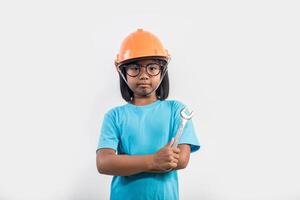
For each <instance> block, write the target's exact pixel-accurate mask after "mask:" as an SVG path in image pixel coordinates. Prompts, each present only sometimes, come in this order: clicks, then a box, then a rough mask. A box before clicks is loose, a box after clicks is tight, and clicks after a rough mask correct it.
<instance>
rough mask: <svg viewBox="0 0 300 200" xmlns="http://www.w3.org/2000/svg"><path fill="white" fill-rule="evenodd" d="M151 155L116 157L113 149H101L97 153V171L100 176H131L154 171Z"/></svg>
mask: <svg viewBox="0 0 300 200" xmlns="http://www.w3.org/2000/svg"><path fill="white" fill-rule="evenodd" d="M151 160H152V157H151V155H144V156H129V155H116V152H115V150H113V149H100V150H98V152H97V158H96V162H97V169H98V172H99V173H100V174H107V175H115V176H130V175H133V174H137V173H140V172H144V171H148V170H152V166H151Z"/></svg>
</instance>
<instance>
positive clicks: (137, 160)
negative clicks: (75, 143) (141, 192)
mask: <svg viewBox="0 0 300 200" xmlns="http://www.w3.org/2000/svg"><path fill="white" fill-rule="evenodd" d="M173 142H174V139H173V140H172V141H171V142H170V143H168V144H167V145H166V146H165V147H163V148H162V149H160V150H159V151H158V152H156V153H155V154H150V155H142V156H132V155H116V152H115V150H113V149H107V148H103V149H100V150H99V151H98V152H97V158H96V162H97V169H98V171H99V173H100V174H107V175H115V176H130V175H134V174H138V173H141V172H159V173H161V172H167V171H168V169H174V168H176V167H177V163H178V160H179V152H180V149H179V148H172V144H173Z"/></svg>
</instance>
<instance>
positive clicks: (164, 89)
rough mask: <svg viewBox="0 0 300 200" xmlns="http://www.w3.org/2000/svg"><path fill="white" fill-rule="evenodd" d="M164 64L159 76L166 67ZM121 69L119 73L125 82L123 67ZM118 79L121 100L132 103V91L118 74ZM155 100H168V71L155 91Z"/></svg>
mask: <svg viewBox="0 0 300 200" xmlns="http://www.w3.org/2000/svg"><path fill="white" fill-rule="evenodd" d="M166 64H167V63H166V62H165V64H164V66H163V67H162V70H161V73H160V74H161V75H162V74H163V71H164V69H165V67H166ZM120 69H121V73H122V74H123V75H124V77H125V78H126V80H127V75H126V72H125V69H124V67H120ZM119 79H120V90H121V95H122V98H123V99H124V100H125V101H126V102H130V101H132V98H133V92H132V90H131V89H130V88H129V87H128V85H127V83H126V82H125V81H124V80H123V78H122V77H121V75H120V74H119ZM155 93H156V96H157V99H159V100H165V99H167V98H168V96H169V75H168V71H167V72H166V74H165V76H164V77H163V79H162V81H161V83H160V85H159V87H158V88H157V90H156V91H155Z"/></svg>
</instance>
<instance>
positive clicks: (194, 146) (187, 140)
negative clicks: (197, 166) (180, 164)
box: [174, 101, 200, 153]
mask: <svg viewBox="0 0 300 200" xmlns="http://www.w3.org/2000/svg"><path fill="white" fill-rule="evenodd" d="M174 107H175V116H174V119H175V124H174V128H175V129H174V137H175V135H176V133H177V130H178V128H179V126H180V123H181V117H180V112H181V110H182V109H183V108H185V107H186V106H185V105H184V104H182V103H181V102H179V101H175V105H174ZM188 112H189V110H187V113H188ZM192 120H193V119H190V120H189V121H188V122H187V123H186V125H185V128H184V130H183V133H182V136H181V138H180V140H179V143H178V144H189V145H190V146H191V153H193V152H195V151H197V150H199V149H200V143H199V141H198V138H197V135H196V132H195V129H194V125H193V121H192Z"/></svg>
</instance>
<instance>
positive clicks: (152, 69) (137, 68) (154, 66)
mask: <svg viewBox="0 0 300 200" xmlns="http://www.w3.org/2000/svg"><path fill="white" fill-rule="evenodd" d="M122 67H123V68H124V69H125V72H126V74H127V75H128V76H131V77H137V76H138V75H139V74H140V73H141V68H142V67H145V68H146V72H147V74H148V75H149V76H157V75H158V74H159V73H160V72H161V70H162V65H160V64H158V63H148V64H147V65H145V66H144V65H141V64H139V63H128V64H124V65H123V66H122Z"/></svg>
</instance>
